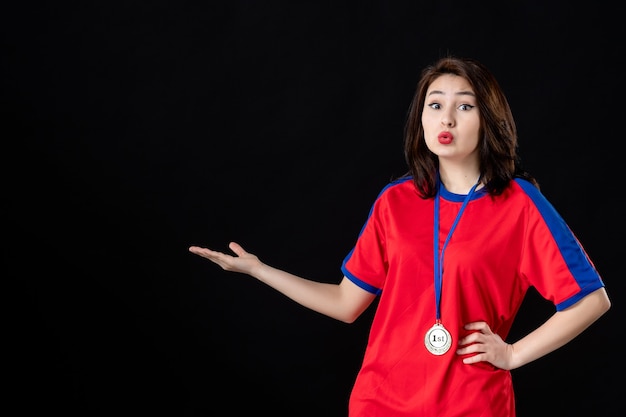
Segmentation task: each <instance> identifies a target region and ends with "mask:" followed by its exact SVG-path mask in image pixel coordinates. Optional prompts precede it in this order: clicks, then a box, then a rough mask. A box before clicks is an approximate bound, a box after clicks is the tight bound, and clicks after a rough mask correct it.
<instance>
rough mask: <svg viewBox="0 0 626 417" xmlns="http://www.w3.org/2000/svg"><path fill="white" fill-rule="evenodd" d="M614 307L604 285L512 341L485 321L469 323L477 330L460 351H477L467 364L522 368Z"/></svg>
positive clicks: (464, 342) (556, 347)
mask: <svg viewBox="0 0 626 417" xmlns="http://www.w3.org/2000/svg"><path fill="white" fill-rule="evenodd" d="M610 307H611V301H610V300H609V297H608V294H607V292H606V290H605V288H600V289H598V290H596V291H594V292H592V293H590V294H588V295H587V296H585V297H584V298H582V299H581V300H580V301H578V302H577V303H576V304H573V305H572V306H570V307H568V308H566V309H564V310H562V311H557V312H556V313H554V314H553V315H552V316H551V317H550V318H549V319H548V320H546V322H545V323H543V324H542V325H541V326H539V327H538V328H537V329H535V330H533V331H532V332H530V333H529V334H527V335H526V336H524V337H523V338H522V339H520V340H518V341H517V342H515V343H512V344H509V343H506V342H504V341H503V340H502V339H501V338H500V336H499V335H497V334H495V333H493V332H492V331H491V329H490V328H489V326H488V325H487V323H485V322H474V323H469V324H467V325H466V326H465V329H466V330H469V331H473V332H472V333H471V334H469V335H468V336H466V337H464V338H462V339H461V340H460V341H459V345H460V346H461V347H460V348H459V349H458V350H457V354H459V355H466V354H472V353H474V354H475V355H473V356H469V357H466V358H464V359H463V362H464V363H466V364H472V363H476V362H482V361H486V362H489V363H491V364H492V365H494V366H496V367H498V368H501V369H507V370H510V369H515V368H519V367H520V366H523V365H525V364H527V363H530V362H532V361H534V360H536V359H539V358H540V357H542V356H545V355H547V354H548V353H550V352H552V351H554V350H556V349H558V348H560V347H561V346H563V345H565V344H567V343H568V342H570V341H571V340H572V339H574V338H575V337H576V336H578V335H579V334H581V333H582V332H583V331H584V330H585V329H587V328H588V327H589V326H590V325H591V324H592V323H593V322H595V321H596V320H597V319H598V318H600V317H601V316H602V315H603V314H604V313H606V312H607V311H608V310H609V308H610Z"/></svg>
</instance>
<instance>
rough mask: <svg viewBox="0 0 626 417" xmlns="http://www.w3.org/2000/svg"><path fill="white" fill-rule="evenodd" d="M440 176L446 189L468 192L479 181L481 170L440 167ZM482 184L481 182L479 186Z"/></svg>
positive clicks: (455, 191)
mask: <svg viewBox="0 0 626 417" xmlns="http://www.w3.org/2000/svg"><path fill="white" fill-rule="evenodd" d="M439 177H440V178H441V182H442V183H443V185H444V187H446V190H448V191H450V192H451V193H455V194H467V193H469V192H470V190H471V189H472V187H473V186H474V185H475V184H476V183H477V182H478V181H479V177H480V171H479V170H478V169H468V170H450V169H443V168H442V167H440V169H439ZM480 186H481V185H480V184H479V187H477V188H480Z"/></svg>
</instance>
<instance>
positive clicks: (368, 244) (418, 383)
mask: <svg viewBox="0 0 626 417" xmlns="http://www.w3.org/2000/svg"><path fill="white" fill-rule="evenodd" d="M517 146H518V143H517V132H516V127H515V122H514V119H513V115H512V114H511V110H510V107H509V104H508V102H507V99H506V97H505V95H504V94H503V92H502V90H501V88H500V86H499V84H498V83H497V81H496V79H495V78H494V76H493V75H492V74H491V73H490V71H489V70H488V69H487V68H486V67H485V66H484V65H483V64H481V63H480V62H477V61H475V60H472V59H465V58H456V57H446V58H442V59H440V60H439V61H437V62H435V63H434V64H433V65H431V66H428V67H427V68H425V69H424V71H423V73H422V78H421V79H420V82H419V84H418V87H417V91H416V94H415V96H414V98H413V102H412V103H411V107H410V111H409V116H408V120H407V124H406V131H405V156H406V161H407V164H408V166H409V172H408V173H407V174H406V175H405V176H403V177H401V178H399V179H396V180H395V181H393V182H391V183H389V184H388V185H387V186H386V187H385V188H384V189H383V190H382V191H381V192H380V194H379V195H378V197H377V198H376V200H375V201H374V204H373V205H372V208H371V211H370V214H369V216H368V219H367V221H366V223H365V225H364V226H363V228H362V230H361V233H360V234H359V236H358V239H357V240H356V244H355V246H354V248H353V249H352V250H351V251H350V253H349V254H348V255H347V256H346V258H345V260H344V263H343V265H342V271H343V273H344V277H343V279H342V280H341V281H340V282H339V284H331V283H321V282H315V281H312V280H307V279H305V278H301V277H298V276H295V275H292V274H290V273H288V272H285V271H282V270H280V269H276V268H273V267H271V266H269V265H267V264H264V263H263V262H261V261H260V260H259V258H258V257H257V256H255V255H253V254H251V253H248V252H246V251H245V250H244V249H243V247H242V246H240V245H239V244H237V243H235V242H231V243H230V245H229V247H230V249H231V250H232V251H233V253H234V256H233V255H230V254H225V253H221V252H217V251H213V250H210V249H207V248H202V247H198V246H191V247H190V248H189V250H190V251H191V252H192V253H194V254H197V255H200V256H202V257H205V258H207V259H209V260H211V261H213V262H214V263H216V264H217V265H219V266H220V267H222V268H223V269H224V270H227V271H235V272H240V273H244V274H248V275H250V276H252V277H254V278H256V279H258V280H260V281H262V282H264V283H265V284H267V285H269V286H271V287H272V288H274V289H276V290H278V291H280V292H281V293H283V294H284V295H286V296H287V297H289V298H291V299H293V300H295V301H296V302H298V303H300V304H302V305H303V306H305V307H308V308H310V309H313V310H315V311H317V312H320V313H323V314H325V315H328V316H330V317H333V318H335V319H337V320H341V321H344V322H347V323H351V322H353V321H354V320H355V319H356V318H357V317H359V315H360V314H361V313H362V312H363V311H364V310H365V309H366V308H367V307H368V306H369V305H370V304H371V303H372V301H373V300H374V299H375V298H376V297H380V300H379V304H378V307H377V310H376V313H375V316H374V319H373V323H372V327H371V330H370V334H369V340H368V344H367V349H366V352H365V356H364V359H363V363H362V367H361V369H360V371H359V373H358V375H357V378H356V381H355V384H354V387H353V390H352V394H351V396H350V404H349V413H350V416H353V417H367V416H384V417H394V416H412V417H416V416H424V417H432V416H447V417H450V416H480V417H489V416H494V417H505V416H508V417H512V416H515V398H514V392H513V386H512V380H511V374H510V370H512V369H515V368H519V367H520V366H523V365H525V364H527V363H529V362H531V361H533V360H535V359H537V358H540V357H542V356H544V355H546V354H547V353H549V352H552V351H554V350H555V349H558V348H559V347H561V346H563V345H564V344H566V343H568V342H569V341H571V340H572V339H573V338H575V337H576V336H577V335H579V334H580V333H581V332H583V331H584V330H585V329H586V328H587V327H588V326H589V325H591V324H592V323H593V322H594V321H596V320H597V319H598V318H599V317H600V316H602V315H603V314H604V313H605V312H606V311H607V310H608V309H609V308H610V300H609V298H608V296H607V293H606V291H605V288H604V283H603V281H602V279H601V277H600V275H599V274H598V272H597V271H596V269H595V267H594V265H593V263H592V262H591V260H590V259H589V258H588V256H587V254H586V252H585V251H584V249H583V247H582V246H581V244H580V242H579V241H578V240H577V238H576V237H575V235H574V234H573V233H572V231H571V230H570V229H569V227H568V226H567V224H566V223H565V222H564V221H563V219H562V217H561V216H560V215H559V214H558V213H557V212H556V211H555V209H554V207H553V206H552V205H551V204H550V203H549V202H548V201H547V200H546V198H545V197H544V196H543V195H542V194H541V192H540V190H539V187H538V185H537V183H536V181H535V180H534V178H533V177H532V176H531V175H530V174H529V173H527V172H525V171H524V170H523V169H522V168H521V163H520V161H519V156H518V153H517ZM531 286H533V287H535V288H536V289H537V291H538V292H539V293H540V294H541V295H542V296H543V297H545V298H546V299H547V300H550V301H551V302H552V303H554V306H555V310H556V311H555V313H554V314H553V315H552V316H551V317H550V318H548V320H547V321H545V323H543V324H542V325H541V326H539V327H538V328H537V329H535V330H534V331H532V332H530V333H529V334H528V335H526V336H525V337H523V338H521V339H520V340H517V341H511V342H508V341H506V340H507V335H508V333H509V330H510V328H511V325H512V324H513V321H514V319H515V317H516V313H517V311H518V309H519V307H520V305H521V303H522V301H523V299H524V296H525V294H526V291H527V290H528V288H529V287H531Z"/></svg>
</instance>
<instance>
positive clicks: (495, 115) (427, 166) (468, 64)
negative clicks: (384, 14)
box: [404, 56, 539, 198]
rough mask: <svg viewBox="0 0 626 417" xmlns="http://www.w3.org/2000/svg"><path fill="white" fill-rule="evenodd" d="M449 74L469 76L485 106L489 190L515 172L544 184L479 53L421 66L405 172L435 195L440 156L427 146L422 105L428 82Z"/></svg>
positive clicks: (482, 149) (483, 144) (483, 150)
mask: <svg viewBox="0 0 626 417" xmlns="http://www.w3.org/2000/svg"><path fill="white" fill-rule="evenodd" d="M444 74H452V75H457V76H459V77H463V78H465V79H466V80H467V81H468V82H469V84H470V85H471V86H472V89H473V90H474V93H475V94H476V99H477V100H476V101H477V104H478V108H479V109H480V133H479V135H480V139H479V143H478V151H479V158H480V174H481V178H482V181H483V183H484V184H485V188H486V189H487V191H488V192H489V194H491V195H492V196H495V195H499V194H501V193H502V192H503V191H504V189H506V187H507V186H508V185H509V184H510V182H511V180H512V179H513V178H515V177H520V178H524V179H526V180H528V181H530V182H531V183H532V184H534V185H535V186H536V187H537V188H539V184H538V183H537V181H536V180H535V178H533V177H532V176H531V175H530V174H529V173H528V172H526V171H525V170H524V169H523V168H522V165H521V161H520V157H519V154H518V137H517V129H516V127H515V120H514V118H513V114H512V113H511V108H510V106H509V103H508V101H507V99H506V97H505V95H504V92H503V91H502V89H501V88H500V85H499V83H498V81H497V80H496V78H495V77H494V75H493V74H492V73H491V72H490V71H489V70H488V69H487V67H485V65H483V64H482V63H480V62H478V61H477V60H475V59H471V58H459V57H451V56H448V57H445V58H440V59H439V60H438V61H436V62H435V63H433V64H431V65H429V66H427V67H426V68H424V69H423V70H422V73H421V78H420V80H419V82H418V84H417V90H416V92H415V95H414V96H413V100H412V102H411V105H410V107H409V111H408V116H407V121H406V125H405V128H404V157H405V159H406V163H407V165H408V167H409V171H408V172H407V174H406V176H411V177H412V178H413V182H414V184H415V187H416V188H417V190H418V192H419V194H420V196H422V197H423V198H430V197H434V196H435V194H436V192H437V190H436V184H437V175H438V174H437V173H438V170H439V160H438V158H437V155H435V154H434V153H432V152H431V151H430V149H428V147H427V146H426V142H425V140H424V128H423V126H422V111H423V110H424V102H425V100H426V91H427V90H428V87H429V86H430V84H431V83H432V82H433V81H435V79H437V78H438V77H440V76H441V75H444Z"/></svg>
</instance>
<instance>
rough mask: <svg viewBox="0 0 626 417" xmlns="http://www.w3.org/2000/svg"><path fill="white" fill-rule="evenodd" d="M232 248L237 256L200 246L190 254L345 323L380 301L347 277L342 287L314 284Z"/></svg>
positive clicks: (339, 285) (193, 248)
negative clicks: (264, 285)
mask: <svg viewBox="0 0 626 417" xmlns="http://www.w3.org/2000/svg"><path fill="white" fill-rule="evenodd" d="M228 247H229V248H230V250H232V251H233V252H234V253H235V255H236V256H232V255H228V254H225V253H222V252H217V251H213V250H210V249H207V248H202V247H199V246H191V247H190V248H189V251H190V252H191V253H194V254H196V255H199V256H202V257H203V258H206V259H208V260H210V261H212V262H214V263H216V264H217V265H219V266H220V267H222V269H224V270H225V271H232V272H240V273H242V274H247V275H250V276H252V277H254V278H256V279H258V280H259V281H261V282H263V283H265V284H267V285H269V286H270V287H272V288H274V289H275V290H277V291H279V292H281V293H282V294H284V295H285V296H287V297H289V298H291V299H292V300H294V301H295V302H297V303H299V304H301V305H303V306H304V307H307V308H309V309H311V310H314V311H317V312H318V313H321V314H324V315H326V316H329V317H332V318H334V319H337V320H340V321H343V322H345V323H352V322H354V321H355V320H356V319H357V318H358V317H359V316H360V315H361V313H363V312H364V311H365V310H366V309H367V307H368V306H369V305H370V304H371V303H372V301H374V298H375V297H376V295H374V294H372V293H369V292H367V291H365V290H364V289H362V288H360V287H358V286H357V285H355V284H354V283H353V282H352V281H350V280H349V279H347V278H346V277H343V279H342V280H341V282H340V283H339V284H330V283H324V282H317V281H311V280H308V279H305V278H301V277H299V276H296V275H293V274H290V273H288V272H285V271H283V270H280V269H276V268H273V267H271V266H269V265H266V264H264V263H263V262H261V261H260V260H259V258H258V257H257V256H256V255H253V254H251V253H248V252H246V251H245V250H244V249H243V248H242V247H241V245H239V244H237V243H235V242H231V243H230V244H229V245H228Z"/></svg>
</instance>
